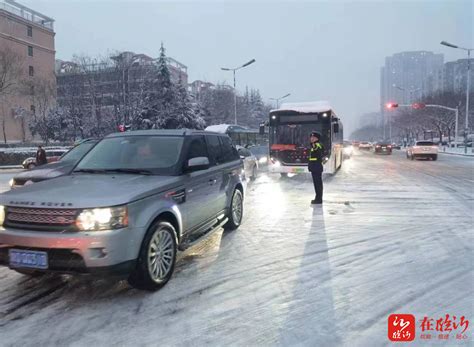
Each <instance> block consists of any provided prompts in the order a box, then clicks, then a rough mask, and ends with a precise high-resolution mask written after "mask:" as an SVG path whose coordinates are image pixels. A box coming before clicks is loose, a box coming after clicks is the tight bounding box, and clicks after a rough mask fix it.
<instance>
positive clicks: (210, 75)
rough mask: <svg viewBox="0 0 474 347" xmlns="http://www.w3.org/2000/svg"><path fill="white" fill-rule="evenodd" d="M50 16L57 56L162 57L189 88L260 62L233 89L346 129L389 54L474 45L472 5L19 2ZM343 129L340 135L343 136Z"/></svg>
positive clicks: (455, 1) (369, 98)
mask: <svg viewBox="0 0 474 347" xmlns="http://www.w3.org/2000/svg"><path fill="white" fill-rule="evenodd" d="M20 2H21V3H23V4H25V5H27V6H30V7H32V8H34V9H36V10H37V11H39V12H42V13H44V14H45V15H48V16H50V17H53V18H54V19H55V20H56V22H55V31H56V50H57V54H56V57H57V58H59V59H65V60H67V59H70V58H71V57H72V56H73V55H74V54H87V55H104V54H106V53H107V52H110V51H115V50H128V51H134V52H140V53H145V54H148V55H151V56H154V57H156V56H158V53H159V46H160V42H161V41H163V42H164V44H165V48H166V49H167V54H168V55H169V56H171V57H173V58H175V59H177V60H179V61H180V62H182V63H184V64H185V65H187V66H188V74H189V80H190V82H191V81H193V80H195V79H203V80H207V81H210V82H213V83H215V82H228V83H232V79H231V75H230V73H226V72H224V71H221V70H220V67H221V66H230V67H232V66H238V65H239V64H242V63H245V62H246V61H248V60H250V59H252V58H255V59H256V61H257V62H256V63H255V64H253V65H251V66H249V67H248V68H246V69H244V70H241V71H239V72H238V76H237V88H238V89H240V90H243V89H244V88H245V86H246V85H248V86H249V87H255V88H259V89H260V91H261V92H262V95H263V96H264V97H265V98H266V100H267V101H268V98H270V97H278V96H281V95H284V94H286V93H291V97H290V98H288V101H294V102H297V101H311V100H329V101H330V102H331V104H333V107H334V109H335V111H336V113H338V114H339V115H340V116H341V118H342V119H343V122H344V123H345V125H346V130H348V132H350V131H352V130H353V129H354V126H355V125H356V124H357V123H356V119H357V117H358V116H359V115H360V114H362V113H364V112H370V111H377V110H378V105H379V94H380V93H379V83H380V67H381V66H382V65H383V64H384V58H385V57H386V56H388V55H392V54H393V53H397V52H401V51H412V50H428V51H434V52H437V53H444V55H445V61H449V60H455V59H459V58H464V57H465V55H464V52H460V51H457V50H454V49H450V48H447V47H444V46H440V44H439V42H440V41H442V40H445V41H452V42H453V43H457V44H459V45H464V46H470V47H472V46H474V44H473V43H474V33H473V32H474V27H473V25H474V24H473V19H474V5H473V4H474V1H472V0H466V1H463V0H444V1H434V0H431V1H422V0H412V1H382V0H380V1H376V0H373V1H336V0H333V1H324V2H323V1H305V2H303V1H291V2H290V1H286V2H281V1H244V0H242V1H226V2H223V1H205V2H204V1H186V2H180V1H167V2H165V1H158V0H157V1H151V0H150V1H131V0H129V1H119V0H102V1H98V0H97V1H91V0H88V1H87V0H80V1H71V0H68V1H65V0H43V1H41V0H40V1H38V0H22V1H21V0H20ZM348 132H347V133H346V136H348V135H349V134H348Z"/></svg>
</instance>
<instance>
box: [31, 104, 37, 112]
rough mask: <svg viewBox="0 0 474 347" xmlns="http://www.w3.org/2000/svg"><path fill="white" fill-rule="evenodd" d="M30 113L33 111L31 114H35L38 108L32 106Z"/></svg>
mask: <svg viewBox="0 0 474 347" xmlns="http://www.w3.org/2000/svg"><path fill="white" fill-rule="evenodd" d="M30 111H31V113H35V112H36V107H35V105H31V106H30Z"/></svg>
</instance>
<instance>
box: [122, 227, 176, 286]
mask: <svg viewBox="0 0 474 347" xmlns="http://www.w3.org/2000/svg"><path fill="white" fill-rule="evenodd" d="M176 252H177V244H176V230H175V228H174V227H173V225H171V224H170V223H168V222H166V221H163V220H160V221H157V222H156V223H154V224H153V225H152V226H151V227H150V229H149V230H148V232H147V233H146V235H145V239H144V240H143V243H142V248H141V249H140V254H139V256H138V259H137V264H136V267H135V270H134V271H133V272H132V273H131V274H130V277H129V278H128V282H129V283H130V284H131V285H132V286H133V287H135V288H138V289H144V290H149V291H155V290H158V289H160V288H161V287H163V286H164V285H165V284H166V283H167V282H168V281H169V279H170V278H171V275H172V274H173V271H174V265H175V263H176Z"/></svg>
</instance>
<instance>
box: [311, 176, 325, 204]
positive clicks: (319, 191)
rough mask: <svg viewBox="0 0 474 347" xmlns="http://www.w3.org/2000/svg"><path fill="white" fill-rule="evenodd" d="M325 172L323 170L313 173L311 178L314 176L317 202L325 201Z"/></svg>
mask: <svg viewBox="0 0 474 347" xmlns="http://www.w3.org/2000/svg"><path fill="white" fill-rule="evenodd" d="M322 175H323V172H322V170H321V171H319V170H315V171H311V176H313V184H314V191H315V193H316V198H315V200H316V201H317V202H322V201H323V178H322Z"/></svg>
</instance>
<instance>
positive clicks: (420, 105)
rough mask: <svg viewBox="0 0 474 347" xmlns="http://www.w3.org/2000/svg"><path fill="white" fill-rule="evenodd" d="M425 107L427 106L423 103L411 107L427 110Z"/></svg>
mask: <svg viewBox="0 0 474 347" xmlns="http://www.w3.org/2000/svg"><path fill="white" fill-rule="evenodd" d="M425 106H426V105H425V104H423V103H421V102H415V103H414V104H412V105H411V107H413V108H414V109H415V110H419V109H422V108H425Z"/></svg>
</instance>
